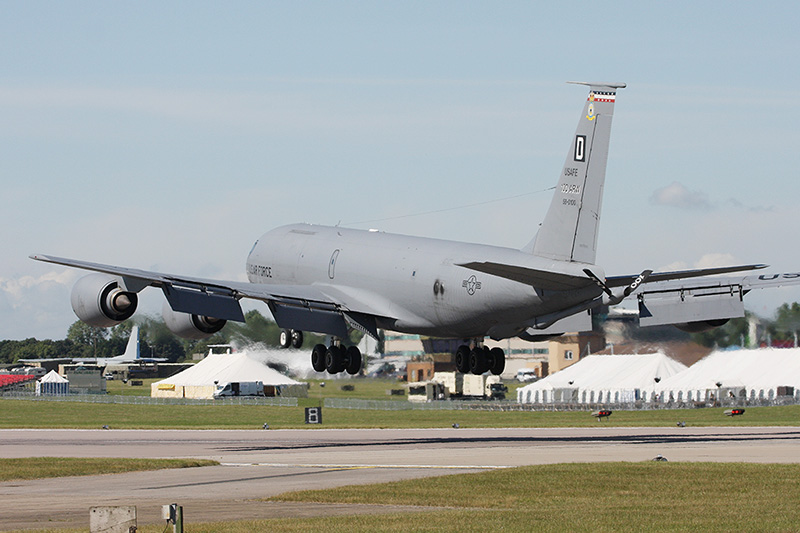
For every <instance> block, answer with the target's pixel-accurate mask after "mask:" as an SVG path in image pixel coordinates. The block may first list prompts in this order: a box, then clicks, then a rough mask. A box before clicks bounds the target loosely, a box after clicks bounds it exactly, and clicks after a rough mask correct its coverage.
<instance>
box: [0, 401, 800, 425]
mask: <svg viewBox="0 0 800 533" xmlns="http://www.w3.org/2000/svg"><path fill="white" fill-rule="evenodd" d="M0 406H1V407H2V412H3V416H2V417H0V429H2V428H46V429H53V428H81V429H100V428H101V427H103V426H104V425H108V426H110V427H111V428H112V429H260V428H262V427H263V425H264V424H265V423H267V424H269V426H270V428H272V429H286V428H314V429H319V428H435V427H450V426H451V425H452V424H454V423H458V424H459V426H460V427H462V428H476V427H480V428H488V427H542V428H546V427H668V426H675V424H676V423H677V422H679V421H682V422H685V423H686V425H687V426H796V425H800V405H788V406H779V407H748V408H747V411H746V413H745V414H744V415H743V416H738V417H727V416H725V415H724V414H723V413H724V409H723V408H707V409H676V410H653V411H615V412H614V414H613V415H611V417H610V418H609V419H608V420H604V421H603V422H598V421H597V420H595V419H594V418H593V417H591V416H590V413H589V412H588V411H572V412H551V411H503V412H501V411H428V410H425V411H423V410H414V411H376V410H349V409H329V408H326V409H324V412H323V421H324V423H323V424H322V425H319V426H307V425H306V424H305V418H304V410H303V408H302V407H271V406H252V405H177V406H172V405H122V404H91V403H80V402H48V401H31V400H0Z"/></svg>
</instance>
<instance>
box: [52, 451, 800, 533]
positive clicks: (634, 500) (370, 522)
mask: <svg viewBox="0 0 800 533" xmlns="http://www.w3.org/2000/svg"><path fill="white" fill-rule="evenodd" d="M271 501H299V502H308V503H312V502H323V503H350V504H385V505H418V506H424V510H421V511H418V512H394V513H392V512H390V513H387V514H377V515H351V516H332V517H319V518H304V519H275V520H255V521H252V520H251V521H236V522H224V523H222V522H219V523H195V522H193V521H192V518H191V516H186V517H185V523H186V527H187V530H188V531H192V532H193V533H210V532H216V531H225V532H231V533H244V532H252V531H288V532H306V531H326V532H327V533H338V532H342V533H358V532H371V531H398V532H399V531H403V532H405V531H468V532H471V531H476V532H477V531H481V532H482V531H498V530H503V531H796V530H797V524H800V504H798V502H799V501H800V465H772V464H770V465H763V464H744V463H651V462H648V463H598V464H559V465H546V466H527V467H520V468H509V469H505V470H495V471H491V472H484V473H478V474H463V475H452V476H443V477H438V478H426V479H418V480H408V481H400V482H394V483H384V484H377V485H364V486H350V487H342V488H337V489H331V490H316V491H303V492H295V493H288V494H284V495H281V496H279V497H276V498H272V499H271ZM48 531H58V530H48ZM61 531H64V530H61ZM139 531H140V532H145V533H156V532H159V531H163V526H161V525H158V526H156V525H153V526H141V527H139Z"/></svg>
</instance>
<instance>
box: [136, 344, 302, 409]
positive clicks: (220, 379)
mask: <svg viewBox="0 0 800 533" xmlns="http://www.w3.org/2000/svg"><path fill="white" fill-rule="evenodd" d="M248 381H249V382H252V381H261V382H262V383H263V384H264V392H265V394H266V395H267V396H300V397H305V396H307V395H308V383H302V382H300V381H295V380H293V379H292V378H290V377H288V376H285V375H283V374H281V373H280V372H278V371H277V370H273V369H272V368H270V367H268V366H267V365H266V364H264V363H262V362H260V361H257V360H256V359H253V358H252V357H250V356H249V355H248V352H246V351H243V352H237V353H221V354H219V353H210V354H209V355H208V356H207V357H206V358H205V359H203V360H202V361H200V362H199V363H197V364H196V365H193V366H192V367H190V368H187V369H186V370H184V371H183V372H180V373H178V374H175V375H174V376H172V377H169V378H167V379H164V380H161V381H157V382H155V383H153V384H152V385H151V386H150V396H151V397H153V398H195V399H211V398H213V395H214V391H215V390H216V388H217V384H221V383H234V382H248Z"/></svg>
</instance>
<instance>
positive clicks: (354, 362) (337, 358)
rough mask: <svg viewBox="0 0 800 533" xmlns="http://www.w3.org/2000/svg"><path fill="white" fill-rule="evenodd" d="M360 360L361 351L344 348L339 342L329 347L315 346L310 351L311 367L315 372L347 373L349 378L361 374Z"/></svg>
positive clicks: (354, 348)
mask: <svg viewBox="0 0 800 533" xmlns="http://www.w3.org/2000/svg"><path fill="white" fill-rule="evenodd" d="M361 359H362V358H361V350H359V349H358V347H356V346H349V347H346V346H344V345H343V344H341V342H339V343H336V342H334V343H332V344H331V345H330V346H329V347H326V346H325V345H324V344H317V345H316V346H314V349H312V350H311V366H313V367H314V370H316V371H317V372H325V371H327V372H328V373H329V374H338V373H339V372H344V371H347V373H348V374H350V375H351V376H355V375H356V374H358V373H359V372H361Z"/></svg>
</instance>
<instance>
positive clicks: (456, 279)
mask: <svg viewBox="0 0 800 533" xmlns="http://www.w3.org/2000/svg"><path fill="white" fill-rule="evenodd" d="M476 259H480V260H482V261H495V262H498V263H502V264H507V265H518V266H521V267H525V268H530V269H536V270H542V271H557V272H564V273H568V274H571V275H575V276H581V275H583V274H582V271H581V269H582V268H585V267H586V265H585V264H580V263H570V262H563V261H555V260H551V259H545V258H541V257H537V256H534V255H531V254H529V253H525V252H522V251H520V250H515V249H512V248H503V247H498V246H488V245H481V244H471V243H462V242H455V241H446V240H439V239H429V238H422V237H411V236H406V235H398V234H390V233H383V232H377V231H364V230H353V229H346V228H338V227H328V226H316V225H307V224H295V225H290V226H282V227H279V228H276V229H274V230H272V231H270V232H268V233H266V234H264V235H263V236H262V237H261V238H260V239H259V240H258V242H257V243H256V244H255V245H254V247H253V249H252V251H251V252H250V255H249V256H248V258H247V275H248V279H249V280H250V282H252V283H263V284H273V285H307V286H312V287H314V288H316V289H317V290H319V291H321V292H323V293H325V294H327V295H331V296H333V297H335V298H336V300H337V301H342V302H344V306H343V307H344V308H345V309H348V310H351V311H358V312H364V313H368V314H372V315H374V316H376V318H377V321H378V326H379V327H382V328H387V329H391V330H394V331H400V332H408V333H417V334H424V335H432V336H441V337H458V338H469V337H482V336H484V335H487V334H491V335H492V336H493V337H496V338H503V337H511V336H513V335H516V334H517V333H518V332H520V331H522V330H523V329H525V328H527V327H529V326H530V323H531V321H532V320H534V319H535V318H536V317H541V316H543V315H547V314H549V313H554V312H558V311H560V310H563V309H566V308H569V307H571V306H573V305H576V304H579V303H580V302H583V301H586V300H587V298H591V297H593V296H595V295H597V294H598V293H599V288H598V287H596V286H591V287H586V288H583V289H579V290H570V291H545V290H542V289H538V288H536V287H534V286H532V285H529V284H525V283H519V282H516V281H512V280H509V279H505V278H502V277H498V276H493V275H490V274H485V273H482V272H477V271H474V270H471V269H469V268H466V267H463V266H459V264H461V263H469V262H471V261H475V260H476ZM594 269H595V271H597V270H598V269H597V268H596V267H594Z"/></svg>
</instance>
